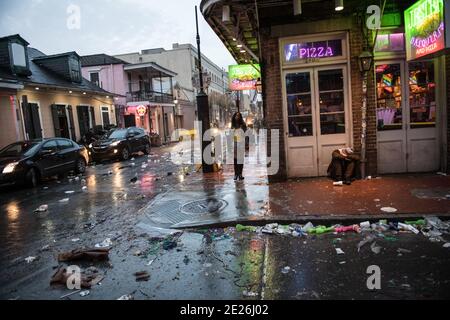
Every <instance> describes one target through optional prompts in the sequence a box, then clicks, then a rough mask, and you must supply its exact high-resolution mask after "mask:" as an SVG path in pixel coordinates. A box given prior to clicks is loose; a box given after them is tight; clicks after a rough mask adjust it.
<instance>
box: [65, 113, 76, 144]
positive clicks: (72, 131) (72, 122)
mask: <svg viewBox="0 0 450 320" xmlns="http://www.w3.org/2000/svg"><path fill="white" fill-rule="evenodd" d="M67 110H68V111H69V122H70V123H69V130H70V136H71V138H72V140H73V141H75V142H76V141H77V137H76V134H75V122H74V120H73V111H72V106H67Z"/></svg>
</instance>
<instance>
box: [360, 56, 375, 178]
mask: <svg viewBox="0 0 450 320" xmlns="http://www.w3.org/2000/svg"><path fill="white" fill-rule="evenodd" d="M372 63H373V55H372V54H371V53H370V52H368V51H363V52H362V53H361V54H360V55H359V71H361V73H362V75H363V83H362V88H363V96H362V99H363V100H362V107H361V127H362V128H361V129H362V130H361V176H362V178H363V179H365V177H366V163H367V159H366V137H367V78H368V74H369V71H370V69H372Z"/></svg>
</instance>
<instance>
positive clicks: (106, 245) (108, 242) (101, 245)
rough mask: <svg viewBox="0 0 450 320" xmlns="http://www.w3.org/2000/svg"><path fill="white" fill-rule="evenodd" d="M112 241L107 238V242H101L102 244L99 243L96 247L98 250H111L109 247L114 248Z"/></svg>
mask: <svg viewBox="0 0 450 320" xmlns="http://www.w3.org/2000/svg"><path fill="white" fill-rule="evenodd" d="M112 244H113V243H112V241H111V239H110V238H106V239H105V240H103V241H102V242H100V243H97V244H96V245H95V247H96V248H109V247H111V246H112Z"/></svg>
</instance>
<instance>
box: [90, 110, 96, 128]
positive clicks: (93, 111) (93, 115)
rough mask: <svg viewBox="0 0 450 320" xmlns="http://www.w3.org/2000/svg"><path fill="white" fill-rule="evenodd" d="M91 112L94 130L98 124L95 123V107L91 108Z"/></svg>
mask: <svg viewBox="0 0 450 320" xmlns="http://www.w3.org/2000/svg"><path fill="white" fill-rule="evenodd" d="M89 111H90V112H91V117H92V128H95V126H96V123H95V110H94V107H89Z"/></svg>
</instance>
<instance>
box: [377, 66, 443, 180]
mask: <svg viewBox="0 0 450 320" xmlns="http://www.w3.org/2000/svg"><path fill="white" fill-rule="evenodd" d="M435 68H436V66H435V64H434V62H433V61H425V62H413V63H406V62H405V61H404V60H392V61H382V62H377V63H376V64H375V73H376V85H377V95H376V96H377V128H378V133H377V140H378V172H379V173H381V174H383V173H404V172H431V171H437V170H439V164H440V155H439V147H438V139H437V136H438V135H437V125H436V117H437V115H438V113H439V112H438V111H439V110H437V105H438V104H437V102H436V97H437V95H436V87H437V86H436V80H435V71H436V70H435Z"/></svg>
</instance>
